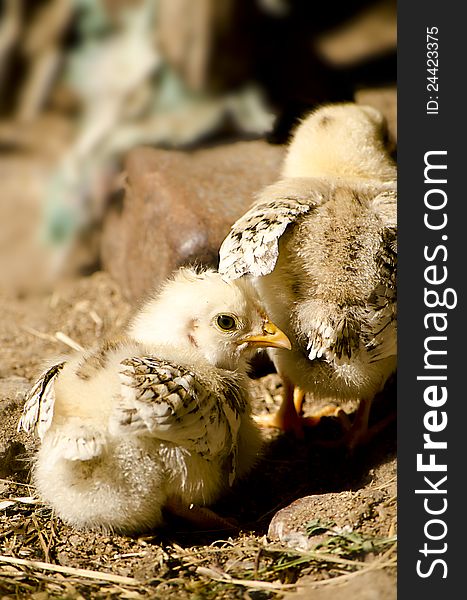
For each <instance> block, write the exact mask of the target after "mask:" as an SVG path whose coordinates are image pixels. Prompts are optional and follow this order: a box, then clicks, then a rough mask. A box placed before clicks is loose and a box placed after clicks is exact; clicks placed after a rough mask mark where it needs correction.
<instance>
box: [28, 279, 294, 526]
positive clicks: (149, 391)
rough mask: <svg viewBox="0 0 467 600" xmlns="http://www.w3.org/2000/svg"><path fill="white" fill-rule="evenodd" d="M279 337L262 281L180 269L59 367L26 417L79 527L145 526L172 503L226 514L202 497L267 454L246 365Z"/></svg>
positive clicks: (202, 517) (44, 487) (50, 499)
mask: <svg viewBox="0 0 467 600" xmlns="http://www.w3.org/2000/svg"><path fill="white" fill-rule="evenodd" d="M269 346H274V347H281V348H290V342H289V340H288V339H287V337H286V336H285V335H284V334H283V333H282V332H281V331H280V330H279V329H278V328H277V327H276V326H275V325H274V324H273V323H271V322H270V321H269V319H268V317H267V316H266V314H265V312H264V310H263V309H262V307H261V305H260V303H259V301H258V298H257V296H256V294H255V292H254V289H253V288H252V287H251V284H249V283H248V282H246V281H239V282H225V281H223V280H222V279H221V277H220V276H219V274H217V273H215V272H213V271H205V272H196V271H195V270H193V269H189V268H185V269H181V270H180V271H178V272H177V273H176V274H175V276H174V277H173V278H172V279H171V280H169V281H168V282H167V283H166V284H165V285H164V287H163V288H162V290H161V291H160V293H159V294H158V295H156V296H155V297H153V298H151V299H150V300H149V301H147V302H146V303H145V304H144V305H143V306H142V308H141V310H140V311H139V312H138V314H137V315H136V316H135V318H134V319H133V321H132V322H131V323H130V325H129V327H128V330H127V332H126V336H124V337H122V338H121V339H119V340H116V341H114V342H107V343H105V344H103V345H102V346H101V347H100V348H99V349H98V350H97V351H85V352H82V353H77V354H76V355H74V356H72V357H71V358H69V359H67V360H66V361H63V362H60V363H58V364H56V365H54V366H52V367H51V368H49V369H48V370H47V371H46V372H45V373H43V375H42V376H41V377H40V379H39V380H38V381H37V383H36V384H35V385H34V387H33V388H32V390H31V391H30V393H29V394H28V396H27V399H26V403H25V407H24V411H23V415H22V417H21V420H20V423H19V425H18V427H19V428H22V429H24V430H25V431H31V430H32V429H36V430H37V433H38V435H39V437H40V438H41V446H40V448H39V451H38V454H37V457H36V460H35V464H34V468H33V481H34V484H35V486H36V488H37V490H38V492H39V495H40V497H41V498H42V499H43V500H44V501H45V502H47V503H48V504H50V505H51V506H52V507H53V508H54V509H55V512H56V513H57V515H58V516H60V517H61V518H62V519H63V520H64V521H66V522H68V523H70V524H72V525H74V526H76V527H80V528H81V527H84V528H86V527H89V528H99V529H104V530H110V531H119V532H127V533H128V532H139V531H143V530H146V529H149V528H153V527H156V526H158V525H160V524H161V523H162V521H163V516H162V510H163V509H164V508H166V509H168V510H173V511H174V512H176V513H177V514H181V515H182V516H185V517H188V518H192V520H193V521H195V522H197V523H198V524H206V525H208V526H210V525H212V524H213V522H214V524H215V522H216V516H215V515H214V514H213V513H212V514H210V513H209V512H208V511H207V510H206V509H203V507H204V506H206V505H209V504H211V503H212V502H214V501H215V500H216V499H217V498H218V497H219V496H220V495H221V493H222V492H224V491H226V490H227V489H228V488H229V486H231V485H232V484H233V483H234V481H236V479H237V478H238V477H242V476H243V475H245V474H246V473H247V472H248V471H249V470H250V469H251V468H252V467H253V465H254V463H255V461H256V460H257V457H258V452H259V450H260V436H259V432H258V430H257V427H256V425H255V424H254V422H253V420H252V418H251V414H250V404H249V396H248V390H247V376H246V369H247V364H248V360H249V359H250V358H251V357H252V355H253V354H254V352H255V350H256V349H257V348H258V347H269ZM217 522H218V524H219V523H221V524H222V523H223V524H224V525H225V521H223V520H222V519H221V518H220V517H218V518H217Z"/></svg>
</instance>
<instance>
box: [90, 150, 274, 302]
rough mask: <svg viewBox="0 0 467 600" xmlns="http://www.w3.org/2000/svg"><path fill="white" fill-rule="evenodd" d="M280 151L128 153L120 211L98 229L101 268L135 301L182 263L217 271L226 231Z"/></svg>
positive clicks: (269, 175) (269, 177)
mask: <svg viewBox="0 0 467 600" xmlns="http://www.w3.org/2000/svg"><path fill="white" fill-rule="evenodd" d="M283 153H284V150H283V148H282V147H280V146H273V145H270V144H267V143H266V142H263V141H250V142H238V143H235V144H229V145H225V146H217V147H214V148H209V149H201V150H196V151H193V152H182V151H175V150H159V149H158V150H155V149H152V148H136V149H135V150H133V151H131V152H130V153H129V154H128V156H127V159H126V164H125V167H126V172H127V189H126V193H125V197H124V202H123V207H122V209H121V212H120V214H118V213H117V212H116V211H113V212H110V214H109V215H108V217H107V218H106V222H105V223H104V230H103V237H102V263H103V267H104V269H106V270H108V271H109V272H110V273H111V275H112V276H113V277H114V279H115V280H116V281H117V282H118V283H119V284H120V285H121V287H122V289H123V292H124V294H125V296H126V297H127V298H129V299H131V300H134V299H136V298H140V297H141V296H142V295H143V294H145V293H146V292H147V291H148V290H150V289H151V288H153V287H154V286H157V285H158V284H159V283H161V282H162V281H163V280H164V279H165V278H166V277H167V276H168V275H170V274H171V273H172V271H173V270H174V269H176V268H177V267H179V266H181V265H186V264H190V263H193V262H196V263H199V264H203V265H209V266H212V267H216V266H217V261H218V250H219V246H220V244H221V243H222V240H223V239H224V237H225V236H226V234H227V233H228V231H229V228H230V226H231V225H232V224H233V223H234V221H235V220H236V219H238V218H239V217H240V216H241V215H242V214H243V213H244V212H245V211H246V210H247V209H248V207H249V206H250V204H251V203H252V201H253V196H254V194H255V192H257V191H259V190H260V189H261V188H262V187H263V186H265V185H267V184H269V183H271V182H273V181H274V180H275V179H276V178H277V176H278V173H279V170H280V165H281V162H282V157H283Z"/></svg>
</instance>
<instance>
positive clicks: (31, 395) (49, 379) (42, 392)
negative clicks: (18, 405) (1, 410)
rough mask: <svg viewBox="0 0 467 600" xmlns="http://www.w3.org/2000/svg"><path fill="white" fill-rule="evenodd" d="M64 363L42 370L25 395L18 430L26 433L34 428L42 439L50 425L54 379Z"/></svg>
mask: <svg viewBox="0 0 467 600" xmlns="http://www.w3.org/2000/svg"><path fill="white" fill-rule="evenodd" d="M64 364H65V363H64V362H61V363H58V364H57V365H54V366H53V367H51V368H50V369H47V371H44V373H42V375H41V376H40V377H39V379H38V380H37V381H36V383H35V384H34V385H33V387H32V388H31V390H30V391H29V392H28V393H27V395H26V400H25V404H24V408H23V414H22V415H21V419H20V420H19V423H18V431H20V430H21V429H23V430H24V431H26V432H27V433H29V432H30V431H32V430H33V429H34V428H36V430H37V433H38V435H39V437H40V439H41V440H42V438H43V437H44V435H45V433H46V431H47V429H48V428H49V427H50V424H51V422H52V417H53V411H54V402H55V392H54V380H55V377H56V376H57V375H58V373H60V371H61V370H62V368H63V365H64Z"/></svg>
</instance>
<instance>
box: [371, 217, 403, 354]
mask: <svg viewBox="0 0 467 600" xmlns="http://www.w3.org/2000/svg"><path fill="white" fill-rule="evenodd" d="M377 261H378V267H379V273H380V275H381V281H380V285H379V286H378V287H377V288H376V289H375V291H374V294H373V297H372V299H371V302H370V303H369V307H370V309H371V315H370V319H369V320H368V325H369V328H368V329H367V330H364V331H363V334H364V337H365V338H366V339H367V343H366V348H367V351H368V353H369V355H370V362H376V361H378V360H382V359H384V358H388V357H390V356H396V355H397V287H396V282H397V229H396V227H395V226H389V227H385V228H384V229H383V231H382V234H381V246H380V250H379V252H378V256H377Z"/></svg>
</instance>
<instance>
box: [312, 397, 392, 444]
mask: <svg viewBox="0 0 467 600" xmlns="http://www.w3.org/2000/svg"><path fill="white" fill-rule="evenodd" d="M372 403H373V399H369V398H362V400H360V403H359V405H358V409H357V412H356V414H355V418H354V420H353V422H351V421H350V419H349V418H348V416H347V415H346V413H344V411H341V412H340V414H339V415H338V416H339V419H340V422H341V425H342V428H343V430H344V435H343V436H342V437H341V438H340V439H338V440H335V441H329V442H328V441H326V442H320V445H325V446H328V447H329V446H347V448H348V449H349V450H350V451H353V450H355V448H356V447H357V446H362V445H364V444H367V443H368V442H370V441H371V440H372V439H373V438H374V436H375V435H377V434H378V433H380V431H382V430H383V429H384V428H385V427H387V426H388V425H389V424H390V423H391V422H392V421H393V420H394V419H395V413H392V414H390V415H388V416H387V417H386V418H385V419H382V420H381V421H379V422H378V423H376V424H375V425H373V426H372V427H369V426H368V422H369V418H370V410H371V405H372ZM344 415H345V417H344ZM343 417H344V418H343Z"/></svg>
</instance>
